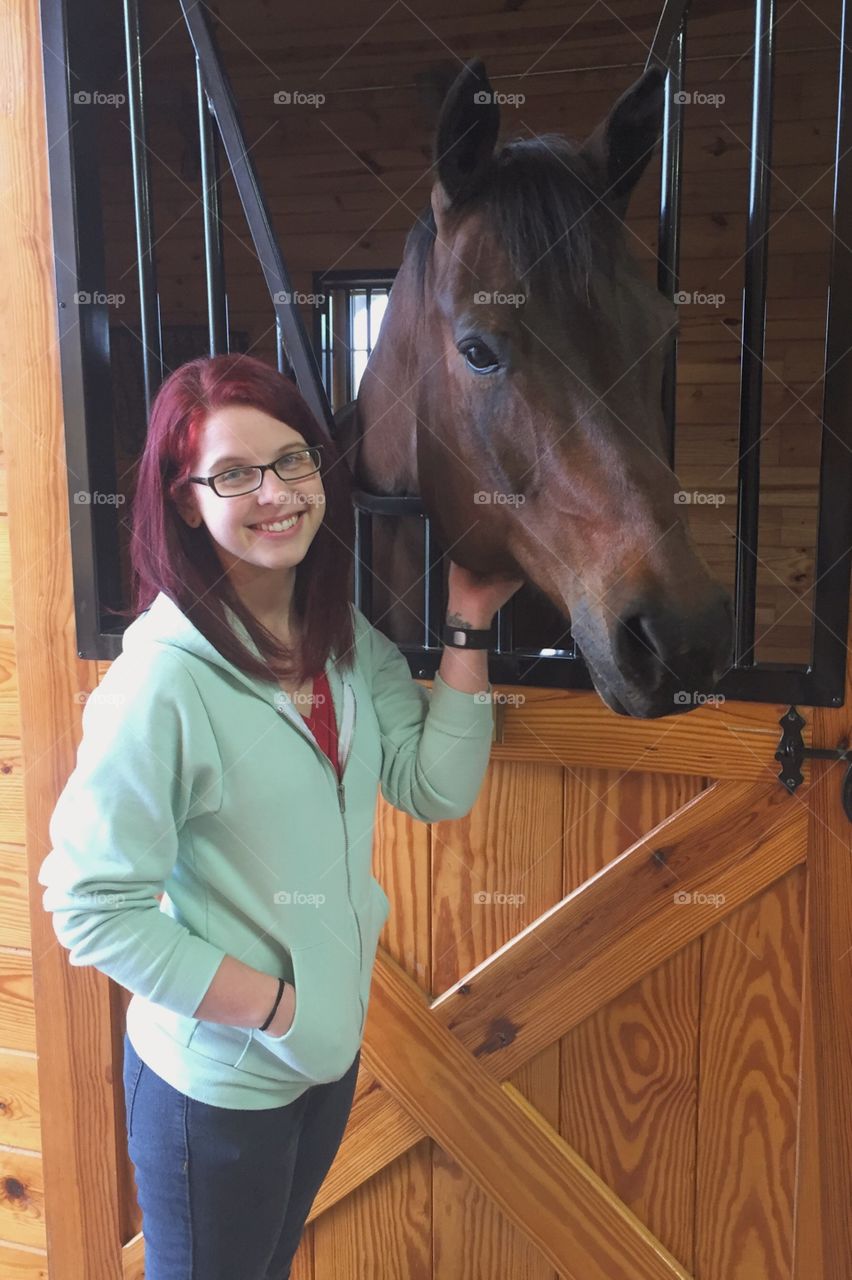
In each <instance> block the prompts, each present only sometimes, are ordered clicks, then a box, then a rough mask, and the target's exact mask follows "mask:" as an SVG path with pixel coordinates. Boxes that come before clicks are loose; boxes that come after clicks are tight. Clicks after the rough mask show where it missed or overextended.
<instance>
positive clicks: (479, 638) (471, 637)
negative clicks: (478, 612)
mask: <svg viewBox="0 0 852 1280" xmlns="http://www.w3.org/2000/svg"><path fill="white" fill-rule="evenodd" d="M441 639H442V640H443V642H444V644H448V645H451V646H452V647H453V648H454V649H490V648H491V642H492V640H493V639H494V637H493V635H492V629H491V627H488V628H487V630H486V629H485V628H482V629H481V630H477V629H475V628H473V627H457V626H456V627H454V626H453V624H452V623H451V622H445V623H444V626H443V628H442V630H441Z"/></svg>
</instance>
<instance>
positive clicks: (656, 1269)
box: [364, 961, 689, 1280]
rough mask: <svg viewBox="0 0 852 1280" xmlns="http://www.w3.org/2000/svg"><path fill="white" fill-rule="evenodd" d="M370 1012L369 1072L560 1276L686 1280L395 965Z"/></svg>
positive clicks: (376, 981)
mask: <svg viewBox="0 0 852 1280" xmlns="http://www.w3.org/2000/svg"><path fill="white" fill-rule="evenodd" d="M370 1017H371V1019H372V1023H373V1030H374V1036H373V1039H372V1042H371V1044H370V1045H365V1048H364V1055H365V1060H366V1063H367V1065H368V1067H369V1068H370V1070H371V1071H372V1072H373V1073H374V1074H376V1075H377V1077H379V1078H380V1079H381V1080H382V1081H383V1083H384V1084H385V1086H386V1087H387V1088H389V1089H390V1090H391V1091H392V1092H393V1094H394V1095H395V1096H396V1097H397V1098H398V1099H399V1100H400V1101H401V1103H402V1105H403V1106H404V1107H405V1109H406V1111H408V1112H409V1113H410V1114H411V1115H412V1116H414V1118H415V1119H416V1120H417V1122H418V1124H419V1125H420V1126H421V1127H422V1128H423V1129H424V1130H425V1131H426V1132H427V1133H428V1134H430V1135H431V1136H432V1137H433V1138H434V1139H435V1141H437V1142H439V1143H440V1144H441V1146H442V1147H443V1149H444V1150H445V1151H448V1152H449V1153H450V1154H451V1155H452V1156H453V1157H454V1158H455V1159H456V1160H457V1161H458V1163H459V1164H460V1165H461V1167H462V1168H463V1169H464V1170H465V1171H466V1172H467V1173H468V1174H469V1175H470V1176H471V1177H472V1178H474V1179H475V1180H476V1182H477V1185H478V1186H480V1187H481V1188H482V1189H483V1191H485V1192H486V1194H487V1195H489V1196H490V1197H491V1198H492V1199H493V1200H494V1202H495V1203H496V1204H497V1205H498V1206H499V1208H500V1209H501V1210H502V1212H503V1213H504V1214H505V1215H506V1217H507V1218H509V1219H510V1221H512V1222H514V1224H515V1226H516V1227H518V1228H519V1229H520V1230H521V1231H522V1232H523V1233H524V1234H525V1235H526V1236H527V1237H528V1239H529V1240H531V1241H532V1243H533V1244H534V1245H535V1246H536V1247H537V1248H538V1249H540V1251H541V1253H542V1254H543V1255H544V1257H545V1258H547V1260H548V1262H549V1263H550V1264H551V1266H553V1267H555V1268H556V1269H557V1270H558V1271H559V1273H560V1275H563V1276H565V1277H566V1280H663V1278H666V1280H674V1277H678V1278H679V1280H689V1273H688V1272H687V1271H685V1270H684V1268H683V1267H682V1266H681V1265H680V1263H679V1262H678V1261H677V1260H676V1259H675V1258H673V1257H672V1255H671V1254H670V1253H669V1252H668V1250H667V1249H665V1248H663V1246H662V1245H661V1244H660V1242H659V1241H658V1240H657V1239H656V1238H655V1237H654V1236H653V1235H652V1233H651V1232H650V1231H649V1230H648V1228H647V1227H646V1226H644V1224H643V1223H642V1222H640V1220H639V1219H638V1218H637V1217H636V1216H635V1214H633V1213H631V1212H630V1210H629V1209H628V1208H627V1207H626V1205H624V1204H623V1203H622V1202H621V1201H620V1200H619V1199H618V1197H617V1196H615V1195H614V1194H613V1192H612V1191H611V1190H610V1189H609V1187H607V1185H606V1183H605V1182H604V1181H603V1180H602V1179H601V1178H599V1177H598V1175H597V1174H596V1173H595V1172H594V1170H592V1169H591V1168H590V1167H589V1166H588V1165H587V1164H586V1163H585V1162H584V1161H583V1160H581V1159H580V1157H579V1156H578V1155H577V1153H576V1152H575V1151H574V1150H573V1149H572V1148H571V1147H570V1146H569V1145H568V1143H567V1142H566V1141H565V1140H564V1139H563V1138H562V1137H560V1135H559V1134H558V1133H557V1132H556V1131H555V1130H554V1129H553V1128H552V1127H551V1126H550V1125H549V1124H547V1123H546V1122H545V1121H544V1120H543V1119H542V1117H541V1116H540V1115H538V1113H537V1112H536V1111H535V1109H534V1108H533V1107H531V1106H530V1105H529V1104H528V1103H527V1101H526V1099H525V1098H524V1097H523V1095H522V1094H520V1093H519V1092H518V1091H517V1090H516V1089H513V1088H512V1086H511V1085H504V1086H503V1087H502V1088H501V1086H500V1085H499V1084H498V1083H497V1081H496V1080H494V1079H493V1078H492V1077H491V1076H490V1075H489V1074H488V1072H487V1071H485V1069H484V1068H483V1067H482V1066H481V1065H480V1064H479V1063H478V1062H476V1061H475V1060H474V1059H473V1058H471V1056H470V1054H469V1052H468V1051H467V1050H466V1049H465V1048H464V1047H463V1046H462V1045H461V1044H459V1042H458V1041H457V1040H456V1039H455V1037H454V1036H453V1035H452V1034H451V1033H450V1032H449V1031H447V1030H446V1029H445V1028H444V1027H442V1026H441V1025H440V1023H439V1022H438V1020H437V1019H436V1018H435V1017H434V1016H433V1015H431V1014H430V1012H429V1008H428V1005H427V1003H426V1000H425V998H424V996H423V993H422V992H421V991H420V989H419V987H417V985H416V984H415V983H414V982H413V981H412V980H411V978H409V977H408V975H407V974H406V973H405V972H404V971H403V970H402V969H401V968H399V966H398V965H396V964H394V963H393V962H391V961H388V962H386V963H385V964H383V965H382V966H381V968H380V969H379V970H378V972H377V973H376V974H375V976H374V978H373V989H372V994H371V997H370ZM374 1045H381V1049H380V1050H379V1049H377V1048H375V1047H373V1046H374Z"/></svg>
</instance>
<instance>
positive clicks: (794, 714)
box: [775, 707, 852, 822]
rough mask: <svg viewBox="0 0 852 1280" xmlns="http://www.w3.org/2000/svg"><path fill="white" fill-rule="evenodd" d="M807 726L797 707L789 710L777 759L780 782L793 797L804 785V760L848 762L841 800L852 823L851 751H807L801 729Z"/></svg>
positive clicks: (783, 723) (782, 720)
mask: <svg viewBox="0 0 852 1280" xmlns="http://www.w3.org/2000/svg"><path fill="white" fill-rule="evenodd" d="M806 723H807V722H806V721H805V720H804V719H803V718H802V716H800V715H799V713H798V711H797V710H796V708H795V707H790V709H789V710H788V711H787V713H786V714H785V715H783V716H782V717H781V719H780V721H779V724H780V725H781V741H780V742H779V744H778V750H777V751H776V752H775V759H776V760H779V761H780V762H781V772H780V773H779V774H778V777H779V779H780V781H781V782H782V783H783V784H784V786H785V787H786V788H787V790H788V791H789V792H790V793H791V794H792V792H794V791H795V790H796V788H797V787H798V786H800V785H801V783H802V782H804V778H803V777H802V761H803V760H845V761H846V762H847V767H846V773H845V774H844V777H843V783H842V785H841V791H840V798H841V800H842V802H843V811H844V813H845V814H846V817H847V818H848V819H849V821H850V822H852V751H850V750H849V749H848V748H844V747H836V748H834V749H832V748H831V747H806V746H805V744H804V741H803V739H802V729H803V727H804V725H805V724H806Z"/></svg>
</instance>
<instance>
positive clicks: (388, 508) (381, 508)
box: [352, 489, 426, 516]
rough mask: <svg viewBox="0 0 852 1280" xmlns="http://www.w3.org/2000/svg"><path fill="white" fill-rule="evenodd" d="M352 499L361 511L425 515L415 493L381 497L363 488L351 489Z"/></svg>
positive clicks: (383, 514) (380, 513)
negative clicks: (408, 495)
mask: <svg viewBox="0 0 852 1280" xmlns="http://www.w3.org/2000/svg"><path fill="white" fill-rule="evenodd" d="M352 501H353V502H354V503H355V506H356V507H358V508H360V510H362V511H369V512H370V513H371V514H372V515H376V516H425V514H426V509H425V507H424V506H423V503H422V502H421V500H420V498H419V497H418V496H416V495H412V496H410V497H405V496H393V497H382V496H380V495H379V494H375V493H367V492H366V490H364V489H353V491H352Z"/></svg>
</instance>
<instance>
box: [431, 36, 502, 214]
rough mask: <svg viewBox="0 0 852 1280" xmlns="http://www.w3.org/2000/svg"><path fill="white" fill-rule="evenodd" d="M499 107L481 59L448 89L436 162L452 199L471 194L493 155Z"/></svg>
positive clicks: (437, 135) (473, 61)
mask: <svg viewBox="0 0 852 1280" xmlns="http://www.w3.org/2000/svg"><path fill="white" fill-rule="evenodd" d="M499 130H500V108H499V107H498V105H497V103H496V102H495V101H494V91H493V89H492V88H491V82H490V80H489V79H488V76H487V75H486V73H485V64H484V63H483V62H482V60H481V59H480V58H472V59H471V60H470V61H469V62H466V63H465V65H464V67H463V68H462V70H461V71H460V72H459V74H458V75H457V76H456V78H455V80H454V81H453V83H452V84H451V85H450V88H449V90H448V91H447V96H446V98H445V99H444V102H443V105H442V107H441V114H440V117H439V119H438V128H437V131H436V133H435V150H434V159H433V164H434V167H435V169H436V171H437V177H438V180H439V182H440V185H441V187H442V188H443V191H444V193H445V194H446V198H447V200H448V201H449V202H452V201H454V200H457V199H459V198H460V197H463V196H465V195H468V194H470V193H471V192H472V191H473V190H474V189H475V187H476V185H477V183H478V181H479V180H480V178H481V177H482V175H483V173H484V172H485V170H486V169H487V168H488V165H489V164H490V163H491V157H492V156H493V154H494V145H495V143H496V142H497V134H498V132H499Z"/></svg>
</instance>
